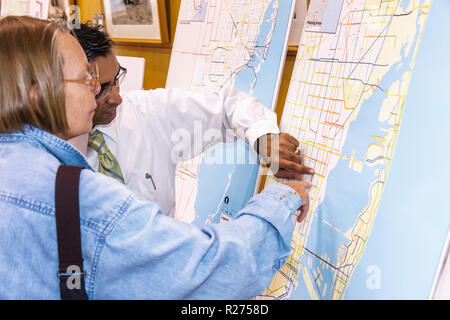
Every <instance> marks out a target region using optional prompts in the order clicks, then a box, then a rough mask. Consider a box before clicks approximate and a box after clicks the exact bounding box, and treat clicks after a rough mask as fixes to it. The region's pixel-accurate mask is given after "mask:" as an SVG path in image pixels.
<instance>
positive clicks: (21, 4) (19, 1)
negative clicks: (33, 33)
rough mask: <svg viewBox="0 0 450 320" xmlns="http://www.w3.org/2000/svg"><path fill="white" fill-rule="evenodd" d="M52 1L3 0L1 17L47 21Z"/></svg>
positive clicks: (0, 7)
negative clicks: (11, 16)
mask: <svg viewBox="0 0 450 320" xmlns="http://www.w3.org/2000/svg"><path fill="white" fill-rule="evenodd" d="M49 3H50V0H1V4H0V16H2V17H5V16H9V15H17V16H24V15H26V16H32V17H35V18H39V19H47V17H48V8H49Z"/></svg>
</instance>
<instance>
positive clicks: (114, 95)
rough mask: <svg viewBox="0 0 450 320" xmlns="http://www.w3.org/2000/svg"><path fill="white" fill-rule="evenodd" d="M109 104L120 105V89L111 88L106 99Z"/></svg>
mask: <svg viewBox="0 0 450 320" xmlns="http://www.w3.org/2000/svg"><path fill="white" fill-rule="evenodd" d="M108 103H109V104H117V105H119V104H121V103H122V97H121V96H120V88H119V87H118V86H113V87H112V89H111V93H110V95H109V98H108Z"/></svg>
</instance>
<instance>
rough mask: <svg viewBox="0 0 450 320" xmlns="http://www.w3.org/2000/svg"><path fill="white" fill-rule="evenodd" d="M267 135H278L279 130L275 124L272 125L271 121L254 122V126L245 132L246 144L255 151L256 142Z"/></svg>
mask: <svg viewBox="0 0 450 320" xmlns="http://www.w3.org/2000/svg"><path fill="white" fill-rule="evenodd" d="M268 133H272V134H279V133H280V129H279V128H278V126H277V125H276V122H275V123H274V122H273V121H272V120H261V121H258V122H256V123H255V124H254V125H252V128H251V129H248V130H247V132H246V137H247V141H248V144H249V145H250V146H251V147H252V148H253V150H255V151H256V145H255V143H256V140H258V138H259V137H261V136H263V135H265V134H268Z"/></svg>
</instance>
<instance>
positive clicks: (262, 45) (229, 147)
mask: <svg viewBox="0 0 450 320" xmlns="http://www.w3.org/2000/svg"><path fill="white" fill-rule="evenodd" d="M291 8H292V1H284V0H283V1H279V0H272V1H271V2H270V3H269V5H268V7H267V9H266V12H265V13H264V20H263V23H262V24H261V27H260V30H259V33H258V36H257V37H256V43H254V44H252V46H254V48H255V49H254V51H253V52H252V58H251V60H250V61H249V63H248V65H247V66H246V67H245V68H244V69H243V70H241V71H240V72H239V73H238V74H237V76H236V78H235V82H234V86H235V87H236V88H238V89H240V90H242V91H244V92H247V93H249V94H251V95H253V96H255V97H257V98H258V99H260V100H261V102H262V103H263V104H264V105H265V106H266V107H268V108H273V107H274V106H273V100H274V95H275V93H276V91H277V89H278V88H275V85H276V83H277V80H278V79H277V77H278V75H279V72H280V65H282V59H284V56H283V52H284V49H285V47H284V43H285V39H286V33H287V29H288V23H289V16H290V14H291ZM217 154H224V155H225V154H228V155H235V158H236V159H237V157H240V159H242V155H244V157H245V161H243V162H242V161H240V162H238V164H236V162H234V163H232V164H220V165H211V164H207V163H208V162H209V159H211V158H214V157H215V156H216V155H217ZM258 161H259V160H258V156H257V154H256V152H255V151H254V150H253V149H252V148H251V147H250V146H249V145H248V144H246V143H244V142H242V141H238V142H236V143H226V144H219V145H217V146H215V147H213V148H210V149H209V150H208V151H207V152H206V153H205V156H204V158H203V160H202V163H201V165H200V170H199V174H198V177H199V178H198V194H208V196H207V197H205V196H199V197H197V199H196V202H195V210H196V213H197V214H198V218H197V219H196V220H195V221H194V222H193V223H194V224H196V225H198V226H202V225H203V224H204V223H205V221H206V222H208V223H210V222H212V223H219V222H220V218H221V215H222V214H223V215H225V216H227V217H229V218H233V217H234V216H235V214H236V213H237V212H238V211H239V210H241V209H242V208H243V207H244V206H245V204H246V203H247V202H248V200H249V199H250V198H251V197H252V196H253V194H254V189H255V183H256V181H257V175H258V169H259V165H258V163H259V162H258ZM212 186H214V188H212Z"/></svg>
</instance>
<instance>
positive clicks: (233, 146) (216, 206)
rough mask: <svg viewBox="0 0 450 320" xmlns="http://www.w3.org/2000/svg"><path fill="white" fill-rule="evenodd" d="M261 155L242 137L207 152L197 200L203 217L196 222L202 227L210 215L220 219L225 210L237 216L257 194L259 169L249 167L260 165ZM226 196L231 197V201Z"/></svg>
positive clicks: (210, 219)
mask: <svg viewBox="0 0 450 320" xmlns="http://www.w3.org/2000/svg"><path fill="white" fill-rule="evenodd" d="M217 154H218V155H217ZM257 157H258V156H257V154H256V152H255V151H253V150H252V149H250V148H249V146H248V145H247V144H246V143H245V142H244V141H242V140H239V141H237V142H236V143H221V144H219V145H217V146H215V147H213V148H211V149H209V150H208V152H206V153H205V155H204V158H203V160H202V164H201V166H200V170H199V179H198V195H200V196H197V200H196V202H195V211H196V213H197V214H198V216H199V217H198V218H197V219H196V220H194V222H193V224H195V225H197V226H199V227H201V226H203V225H204V223H205V221H206V219H208V220H209V221H208V222H211V223H219V222H220V215H221V213H224V214H226V215H227V216H229V217H231V218H233V216H234V215H235V214H236V213H237V212H238V211H239V210H240V209H242V208H243V207H244V205H245V203H247V201H248V200H249V198H250V197H251V196H252V195H253V190H254V187H255V182H256V173H257V172H256V173H255V170H249V167H250V169H253V168H256V170H257V169H258V165H257V163H258V158H257ZM230 158H231V159H230ZM217 159H221V160H223V164H217V162H218V161H217ZM241 163H243V164H241ZM230 174H231V176H232V178H231V180H230V177H229V176H230ZM229 182H230V185H229V186H228V188H227V185H228V183H229ZM225 197H228V199H227V201H226V199H225ZM222 198H223V199H222ZM225 202H226V203H225Z"/></svg>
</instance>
